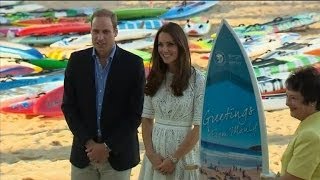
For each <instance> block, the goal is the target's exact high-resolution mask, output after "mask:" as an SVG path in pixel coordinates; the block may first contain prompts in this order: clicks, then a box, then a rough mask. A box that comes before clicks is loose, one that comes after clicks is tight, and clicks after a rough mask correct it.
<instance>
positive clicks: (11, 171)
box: [0, 1, 320, 180]
mask: <svg viewBox="0 0 320 180" xmlns="http://www.w3.org/2000/svg"><path fill="white" fill-rule="evenodd" d="M34 2H35V3H39V4H43V5H45V6H47V7H49V8H70V7H81V6H96V7H105V8H116V7H123V8H124V7H142V6H149V5H153V6H154V7H167V6H170V5H173V4H175V2H177V1H173V2H169V3H168V2H163V1H140V2H138V1H132V2H131V1H127V2H124V1H122V2H120V1H119V2H115V1H107V2H105V1H99V2H88V1H81V2H71V1H56V2H54V1H48V2H44V1H34ZM319 9H320V8H319V7H318V2H316V1H313V2H312V1H308V2H302V1H285V2H280V1H221V2H219V4H217V5H216V6H215V7H213V8H212V9H211V10H209V11H208V12H206V13H202V14H200V15H202V16H205V17H209V18H210V22H211V23H212V24H213V28H212V30H211V31H212V32H215V31H216V29H217V26H218V24H219V22H220V21H221V19H222V18H226V19H227V20H228V22H229V23H230V24H231V25H233V26H236V25H238V24H242V23H243V24H254V23H258V22H265V21H269V20H272V19H274V18H275V17H278V16H283V15H294V14H297V13H302V12H319ZM183 22H184V21H180V22H179V23H183ZM299 33H300V34H301V35H302V36H304V37H317V36H318V34H319V33H320V23H317V24H313V25H311V26H310V27H309V28H308V29H307V30H305V31H300V32H299ZM199 56H200V55H199V54H196V53H193V54H192V58H193V64H194V65H196V66H198V67H201V68H204V69H205V68H206V66H207V61H205V60H200V59H199ZM265 118H266V126H267V135H268V147H269V160H270V161H269V166H270V170H271V171H273V172H278V171H280V168H281V162H280V159H281V155H282V153H283V151H284V150H285V148H286V146H287V144H288V142H289V141H290V139H291V138H292V134H293V133H294V131H295V129H296V127H297V126H298V124H299V121H298V120H295V119H293V118H292V117H291V116H290V112H289V110H288V109H285V110H280V111H274V112H265ZM0 119H1V120H0V143H1V144H0V178H1V179H3V180H18V179H23V180H32V179H34V180H37V179H39V180H43V179H54V180H60V179H61V180H64V179H70V163H69V154H70V148H71V141H72V134H71V132H70V131H69V129H68V126H67V124H66V122H65V120H64V118H63V117H55V118H43V117H26V116H25V115H17V114H0ZM139 138H140V142H141V143H140V147H141V157H142V156H143V153H144V146H143V144H142V139H141V134H139ZM139 168H140V165H138V166H136V167H135V168H134V169H133V171H132V176H131V179H132V180H135V179H137V177H138V174H139Z"/></svg>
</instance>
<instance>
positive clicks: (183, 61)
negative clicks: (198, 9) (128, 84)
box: [144, 22, 191, 96]
mask: <svg viewBox="0 0 320 180" xmlns="http://www.w3.org/2000/svg"><path fill="white" fill-rule="evenodd" d="M161 32H165V33H168V34H170V36H171V37H172V38H173V41H174V42H175V44H176V45H177V46H178V59H177V60H176V61H175V66H176V69H177V71H176V72H175V73H174V75H173V80H172V83H171V85H170V87H171V89H172V90H173V94H174V95H175V96H182V95H183V91H184V90H185V89H187V87H188V83H189V78H190V76H191V56H190V51H189V46H188V39H187V37H186V35H185V33H184V32H183V29H182V28H181V27H180V26H179V25H178V24H176V23H172V22H169V23H167V24H165V25H163V26H162V27H161V28H160V29H159V30H158V32H157V34H156V37H155V40H154V46H153V51H152V60H151V64H152V67H151V70H150V73H149V75H148V77H147V84H146V86H145V89H144V92H145V94H146V95H149V96H154V95H155V94H156V92H157V91H158V89H159V88H160V86H161V84H162V81H163V80H164V79H165V76H166V72H167V71H168V65H167V64H165V63H164V62H163V60H162V59H161V57H160V54H159V52H158V39H159V34H160V33H161Z"/></svg>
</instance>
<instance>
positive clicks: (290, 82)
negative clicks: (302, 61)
mask: <svg viewBox="0 0 320 180" xmlns="http://www.w3.org/2000/svg"><path fill="white" fill-rule="evenodd" d="M286 88H287V89H288V90H291V91H297V92H300V94H301V95H302V96H303V99H304V101H303V103H304V104H309V103H313V102H316V109H317V110H320V73H319V71H318V70H317V69H316V68H315V67H313V66H308V67H304V68H299V69H297V70H296V71H294V72H293V73H291V74H290V76H289V77H288V79H287V80H286Z"/></svg>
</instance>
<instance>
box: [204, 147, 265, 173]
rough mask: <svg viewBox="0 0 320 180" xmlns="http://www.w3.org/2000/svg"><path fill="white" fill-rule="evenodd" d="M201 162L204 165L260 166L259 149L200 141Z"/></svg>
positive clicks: (245, 167)
mask: <svg viewBox="0 0 320 180" xmlns="http://www.w3.org/2000/svg"><path fill="white" fill-rule="evenodd" d="M200 159H201V164H202V165H204V166H208V167H209V166H218V167H233V166H236V167H241V168H244V169H251V168H256V167H257V166H259V167H260V166H262V152H261V151H260V150H251V149H241V148H234V147H228V146H223V145H219V144H213V143H203V142H202V143H201V149H200Z"/></svg>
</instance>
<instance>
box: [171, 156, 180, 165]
mask: <svg viewBox="0 0 320 180" xmlns="http://www.w3.org/2000/svg"><path fill="white" fill-rule="evenodd" d="M168 158H169V159H170V161H171V162H172V163H173V164H177V162H178V161H179V160H178V158H176V157H173V156H172V155H169V156H168Z"/></svg>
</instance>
